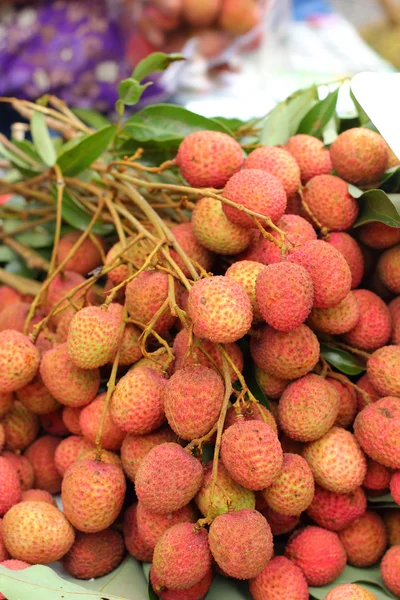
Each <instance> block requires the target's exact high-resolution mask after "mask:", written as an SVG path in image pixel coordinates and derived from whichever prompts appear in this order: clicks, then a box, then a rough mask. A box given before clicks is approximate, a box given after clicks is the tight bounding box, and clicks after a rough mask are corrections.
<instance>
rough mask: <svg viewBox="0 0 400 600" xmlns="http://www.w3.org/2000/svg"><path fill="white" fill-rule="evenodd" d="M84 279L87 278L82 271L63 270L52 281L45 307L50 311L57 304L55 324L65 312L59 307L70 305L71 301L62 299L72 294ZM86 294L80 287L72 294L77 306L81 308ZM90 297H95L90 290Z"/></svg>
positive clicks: (65, 307)
mask: <svg viewBox="0 0 400 600" xmlns="http://www.w3.org/2000/svg"><path fill="white" fill-rule="evenodd" d="M84 281H85V278H84V277H83V275H81V274H80V273H75V272H74V271H63V273H60V274H59V275H57V276H56V277H55V278H54V279H53V281H52V282H51V283H50V285H49V287H48V290H47V301H46V307H45V308H46V310H47V312H48V313H50V311H52V309H53V307H54V306H55V305H57V314H56V315H53V316H52V317H51V323H52V324H53V325H54V326H56V325H57V324H58V323H59V321H60V319H61V317H62V315H63V313H64V310H60V311H59V309H67V308H69V307H70V303H69V301H68V300H64V301H62V300H63V298H65V296H66V295H67V294H70V293H71V292H72V290H73V289H74V288H75V287H77V286H79V285H81V284H82V283H84ZM85 294H86V290H85V289H80V290H78V291H76V292H75V293H74V294H73V295H72V297H71V300H72V301H73V303H74V304H75V305H76V306H78V307H79V308H81V307H82V306H83V305H84V303H85ZM89 299H90V300H92V299H93V297H92V295H91V293H90V292H89Z"/></svg>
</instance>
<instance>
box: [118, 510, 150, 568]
mask: <svg viewBox="0 0 400 600" xmlns="http://www.w3.org/2000/svg"><path fill="white" fill-rule="evenodd" d="M137 506H138V503H135V504H132V506H130V507H129V508H128V509H127V510H126V511H125V514H124V522H123V533H124V541H125V546H126V549H127V550H128V552H129V554H131V555H132V556H133V557H134V558H136V559H137V560H142V561H144V562H151V561H152V560H153V547H152V546H150V545H149V544H146V542H145V541H144V539H143V538H142V536H141V535H140V534H139V531H138V526H137Z"/></svg>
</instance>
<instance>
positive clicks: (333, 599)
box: [325, 583, 377, 600]
mask: <svg viewBox="0 0 400 600" xmlns="http://www.w3.org/2000/svg"><path fill="white" fill-rule="evenodd" d="M325 600H377V598H376V596H375V595H374V594H372V593H371V592H369V591H368V590H366V589H365V588H364V587H362V586H361V585H357V584H356V583H343V584H342V585H338V586H337V587H334V588H333V589H332V590H331V591H330V592H329V593H328V595H327V596H326V597H325Z"/></svg>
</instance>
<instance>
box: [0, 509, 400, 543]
mask: <svg viewBox="0 0 400 600" xmlns="http://www.w3.org/2000/svg"><path fill="white" fill-rule="evenodd" d="M381 515H382V518H383V521H384V523H385V525H386V529H387V533H388V544H389V546H399V545H400V511H399V510H398V509H396V508H391V509H386V510H384V511H383V512H382V513H381ZM0 527H1V523H0Z"/></svg>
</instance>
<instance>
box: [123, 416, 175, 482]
mask: <svg viewBox="0 0 400 600" xmlns="http://www.w3.org/2000/svg"><path fill="white" fill-rule="evenodd" d="M176 437H177V436H176V434H175V433H174V432H173V431H172V430H171V429H169V427H163V428H162V429H158V430H157V431H153V432H151V433H148V434H146V435H127V436H126V438H125V439H124V441H123V442H122V446H121V460H122V466H123V469H124V471H125V474H126V475H127V477H128V478H129V479H130V480H131V481H133V482H134V481H135V477H136V473H137V470H138V468H139V465H140V463H141V462H142V460H143V458H144V457H145V456H146V454H147V453H148V452H150V450H151V449H152V448H154V446H159V445H160V444H164V443H165V442H175V441H176Z"/></svg>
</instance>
